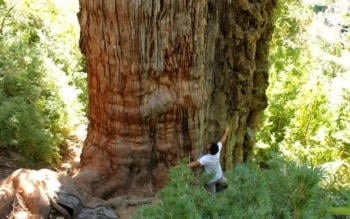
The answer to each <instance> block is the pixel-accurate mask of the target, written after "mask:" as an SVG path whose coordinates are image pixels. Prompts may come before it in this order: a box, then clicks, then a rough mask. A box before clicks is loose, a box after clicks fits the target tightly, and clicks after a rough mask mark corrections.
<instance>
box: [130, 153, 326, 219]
mask: <svg viewBox="0 0 350 219" xmlns="http://www.w3.org/2000/svg"><path fill="white" fill-rule="evenodd" d="M225 175H226V177H227V179H228V182H229V187H228V188H227V189H226V190H224V191H223V192H221V193H217V194H216V195H215V196H212V195H210V194H209V193H208V192H207V191H206V190H205V189H204V188H203V184H204V181H205V179H202V180H201V183H200V184H199V185H193V181H194V179H195V177H194V175H193V173H192V172H191V170H190V169H189V168H187V167H185V166H182V167H181V168H173V169H171V170H170V182H169V183H168V185H167V186H166V187H165V188H164V189H163V190H161V191H160V192H159V194H158V195H159V199H160V201H159V202H158V204H155V205H150V206H146V207H143V208H141V209H140V210H139V211H138V212H137V213H136V214H135V218H330V215H328V214H327V208H328V206H330V202H329V199H327V198H326V197H327V196H326V194H324V192H323V191H324V190H322V189H321V188H320V186H319V182H320V181H321V177H322V174H321V172H320V170H319V169H317V168H310V167H307V166H304V165H301V166H300V165H297V164H295V163H290V162H285V161H281V160H274V161H271V162H269V169H266V170H261V169H259V167H258V166H256V165H255V164H243V165H239V166H237V167H236V168H235V169H234V170H230V171H227V172H226V173H225Z"/></svg>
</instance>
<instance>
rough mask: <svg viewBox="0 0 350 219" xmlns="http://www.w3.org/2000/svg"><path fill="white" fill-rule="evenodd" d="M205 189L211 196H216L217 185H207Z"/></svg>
mask: <svg viewBox="0 0 350 219" xmlns="http://www.w3.org/2000/svg"><path fill="white" fill-rule="evenodd" d="M205 189H206V190H207V191H209V192H210V193H211V194H215V192H216V183H215V182H214V183H209V184H205Z"/></svg>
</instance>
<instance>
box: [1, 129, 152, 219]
mask: <svg viewBox="0 0 350 219" xmlns="http://www.w3.org/2000/svg"><path fill="white" fill-rule="evenodd" d="M81 133H83V134H81ZM84 139H85V135H84V132H82V131H81V130H80V133H79V134H75V135H72V136H70V137H69V138H68V139H67V153H66V157H65V158H64V162H63V163H62V164H61V165H60V166H58V167H57V168H56V169H55V170H56V171H57V172H60V173H65V174H70V172H71V171H74V169H75V167H76V166H77V164H79V162H80V154H81V149H82V145H83V140H84ZM19 157H20V155H18V154H16V153H14V152H9V151H0V182H1V181H2V180H3V179H5V178H6V177H7V176H9V175H10V174H11V173H12V172H13V171H15V170H16V169H19V168H22V167H21V166H19V165H18V164H17V163H16V159H18V158H19ZM43 168H45V167H43ZM136 195H137V194H136ZM111 202H112V206H114V204H115V203H117V202H119V203H118V207H116V213H117V214H118V215H119V216H120V218H121V219H129V218H131V217H132V215H133V213H134V212H135V210H136V209H138V208H140V207H141V206H142V205H143V204H149V203H151V202H153V198H143V197H137V196H135V194H133V196H132V197H128V196H125V197H120V198H119V199H118V198H115V199H114V200H111ZM113 202H114V203H113ZM59 218H63V217H62V216H59V215H56V214H55V213H54V212H53V213H52V214H51V215H50V219H59Z"/></svg>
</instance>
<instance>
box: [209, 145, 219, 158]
mask: <svg viewBox="0 0 350 219" xmlns="http://www.w3.org/2000/svg"><path fill="white" fill-rule="evenodd" d="M209 151H210V154H211V155H215V154H216V153H218V151H219V146H218V144H216V143H215V142H212V143H211V144H210V148H209Z"/></svg>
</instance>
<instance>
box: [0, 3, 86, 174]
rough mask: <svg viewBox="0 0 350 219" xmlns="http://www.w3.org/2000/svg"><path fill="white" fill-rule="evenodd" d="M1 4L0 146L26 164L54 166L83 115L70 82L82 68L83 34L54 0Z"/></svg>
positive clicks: (75, 91) (76, 91)
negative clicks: (80, 40)
mask: <svg viewBox="0 0 350 219" xmlns="http://www.w3.org/2000/svg"><path fill="white" fill-rule="evenodd" d="M0 3H1V4H0V130H1V132H0V148H1V149H4V148H7V149H10V150H14V151H16V152H18V153H20V154H21V155H22V156H23V157H24V159H23V160H20V162H22V164H23V166H27V167H28V166H35V164H37V163H38V162H45V163H46V164H49V165H54V164H56V163H57V162H59V161H60V159H61V151H62V149H63V144H64V140H65V138H66V137H67V136H68V134H69V132H70V130H71V129H72V128H73V126H74V124H75V122H76V121H74V120H72V119H71V118H74V119H76V118H80V119H81V118H82V117H81V116H79V114H81V110H82V107H81V105H80V104H79V103H78V102H77V101H76V100H75V98H76V95H75V94H77V93H79V92H78V90H76V89H75V88H74V87H73V86H70V84H69V83H70V81H72V80H74V79H72V78H71V77H70V75H72V74H75V75H77V74H78V72H79V71H80V69H81V67H80V66H81V55H80V54H79V50H78V46H77V36H78V33H76V31H74V32H75V34H76V35H74V33H73V32H72V31H73V30H72V28H73V26H65V25H67V24H70V23H71V21H70V23H67V21H62V19H59V17H65V16H64V13H67V11H59V10H58V7H57V5H55V3H54V1H50V0H47V1H46V0H45V1H44V0H43V1H32V0H21V1H16V2H13V1H2V2H0ZM56 4H57V3H56ZM73 38H76V39H75V40H73ZM74 41H75V42H74ZM72 45H75V47H74V46H72ZM59 48H60V50H59ZM70 116H71V117H70Z"/></svg>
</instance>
